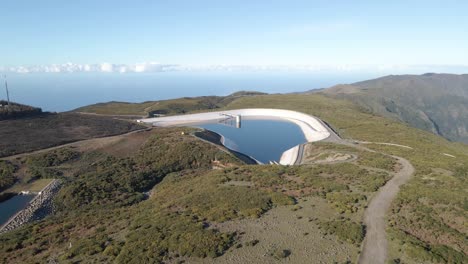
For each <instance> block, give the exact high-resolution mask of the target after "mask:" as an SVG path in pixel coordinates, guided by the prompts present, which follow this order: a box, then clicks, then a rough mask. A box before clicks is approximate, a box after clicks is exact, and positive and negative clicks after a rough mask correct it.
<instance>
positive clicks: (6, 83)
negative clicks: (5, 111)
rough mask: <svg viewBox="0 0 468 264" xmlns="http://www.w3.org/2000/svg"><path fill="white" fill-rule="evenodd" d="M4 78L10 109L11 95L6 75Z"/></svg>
mask: <svg viewBox="0 0 468 264" xmlns="http://www.w3.org/2000/svg"><path fill="white" fill-rule="evenodd" d="M3 78H4V79H5V90H6V95H7V103H8V108H10V94H9V93H8V82H7V78H6V75H3Z"/></svg>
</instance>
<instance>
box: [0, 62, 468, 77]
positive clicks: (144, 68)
mask: <svg viewBox="0 0 468 264" xmlns="http://www.w3.org/2000/svg"><path fill="white" fill-rule="evenodd" d="M175 71H179V72H184V71H185V72H190V71H220V72H222V71H224V72H236V71H237V72H243V71H249V72H252V71H253V72H255V71H257V72H258V71H260V72H269V71H284V72H317V73H320V72H327V73H330V72H382V73H395V74H396V73H401V72H405V73H425V72H441V73H468V65H347V64H346V65H180V64H162V63H158V62H143V63H135V64H115V63H108V62H103V63H95V64H76V63H71V62H68V63H63V64H50V65H32V66H4V67H2V66H0V73H24V74H26V73H75V72H101V73H143V72H148V73H158V72H175Z"/></svg>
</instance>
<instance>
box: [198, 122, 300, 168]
mask: <svg viewBox="0 0 468 264" xmlns="http://www.w3.org/2000/svg"><path fill="white" fill-rule="evenodd" d="M241 124H242V126H241V128H236V127H235V126H231V125H226V124H222V123H215V124H213V123H211V124H201V125H197V127H201V128H204V129H207V130H211V131H213V132H216V133H218V134H221V135H223V136H224V138H225V142H224V145H225V146H226V147H228V148H230V149H232V150H235V151H238V152H241V153H243V154H246V155H249V156H251V157H253V158H255V159H257V160H259V161H261V162H263V163H266V164H268V163H269V161H279V159H280V158H281V154H283V152H284V151H286V150H288V149H290V148H292V147H294V146H296V145H299V144H302V143H304V142H306V141H307V140H306V139H305V136H304V133H302V130H301V129H300V128H299V127H298V126H297V125H296V124H294V123H292V122H289V121H285V120H249V119H246V118H244V119H243V120H242V123H241Z"/></svg>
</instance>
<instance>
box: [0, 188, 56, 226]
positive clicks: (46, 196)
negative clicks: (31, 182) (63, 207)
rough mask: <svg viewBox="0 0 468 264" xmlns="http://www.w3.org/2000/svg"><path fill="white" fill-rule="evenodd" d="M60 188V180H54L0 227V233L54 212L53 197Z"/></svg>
mask: <svg viewBox="0 0 468 264" xmlns="http://www.w3.org/2000/svg"><path fill="white" fill-rule="evenodd" d="M59 189H60V181H59V180H53V181H52V182H51V183H49V184H48V185H47V186H46V187H45V188H44V189H42V191H41V192H40V193H39V194H38V195H37V196H36V197H34V199H33V200H31V202H29V204H28V205H27V206H26V208H24V209H23V210H21V211H19V212H18V213H17V214H16V215H15V216H13V217H12V218H11V219H10V220H9V221H8V222H7V223H5V224H4V225H3V226H2V227H1V228H0V234H3V233H5V232H8V231H11V230H13V229H16V228H18V227H20V226H21V225H24V224H26V223H29V222H32V221H35V220H40V219H42V218H44V217H46V216H47V215H48V214H50V213H52V212H53V210H54V208H53V202H52V200H53V197H54V195H55V194H56V193H57V192H58V190H59Z"/></svg>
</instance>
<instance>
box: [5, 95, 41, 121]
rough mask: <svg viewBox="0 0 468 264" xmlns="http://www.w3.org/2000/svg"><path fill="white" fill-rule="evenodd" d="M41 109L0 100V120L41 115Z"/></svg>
mask: <svg viewBox="0 0 468 264" xmlns="http://www.w3.org/2000/svg"><path fill="white" fill-rule="evenodd" d="M41 114H42V110H41V109H40V108H37V107H32V106H29V105H23V104H18V103H14V102H10V103H8V102H7V101H4V100H0V121H1V120H7V119H17V118H23V117H31V116H37V115H41Z"/></svg>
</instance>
